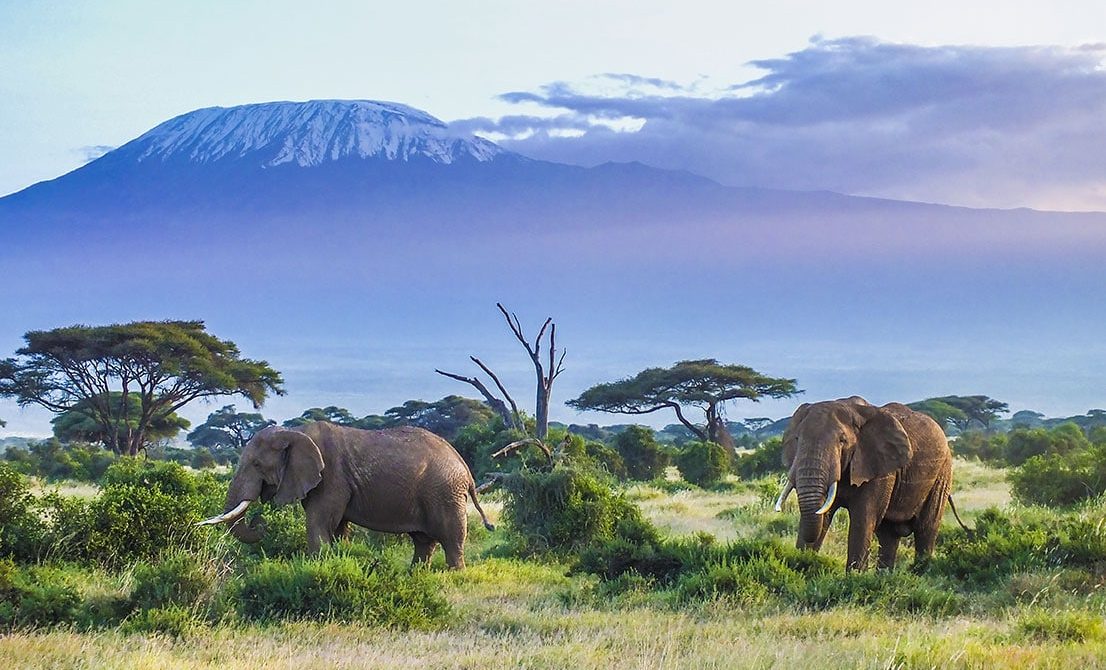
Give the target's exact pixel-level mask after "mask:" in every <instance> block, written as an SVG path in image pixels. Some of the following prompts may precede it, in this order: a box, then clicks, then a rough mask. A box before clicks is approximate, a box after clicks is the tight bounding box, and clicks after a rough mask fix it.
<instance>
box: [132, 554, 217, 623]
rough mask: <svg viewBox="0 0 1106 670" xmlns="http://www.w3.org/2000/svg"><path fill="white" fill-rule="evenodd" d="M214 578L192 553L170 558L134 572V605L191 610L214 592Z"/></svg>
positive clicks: (141, 567)
mask: <svg viewBox="0 0 1106 670" xmlns="http://www.w3.org/2000/svg"><path fill="white" fill-rule="evenodd" d="M213 583H214V579H213V576H212V575H211V574H210V573H209V572H208V571H207V570H205V569H204V567H203V566H202V565H201V564H200V562H199V560H198V559H197V558H196V557H195V556H194V555H193V554H189V553H183V552H182V553H179V554H176V555H173V556H169V557H166V558H165V559H163V560H162V561H161V562H159V563H154V564H150V563H139V564H138V565H136V566H135V568H134V587H133V588H132V590H131V602H132V604H133V605H134V607H135V608H136V609H139V610H147V609H156V608H162V607H168V606H181V607H190V606H192V605H195V604H196V603H197V602H198V601H199V600H200V598H201V597H202V596H203V595H204V594H205V593H206V592H208V591H210V590H211V588H212V585H213Z"/></svg>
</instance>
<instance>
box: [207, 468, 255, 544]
mask: <svg viewBox="0 0 1106 670" xmlns="http://www.w3.org/2000/svg"><path fill="white" fill-rule="evenodd" d="M261 489H262V482H261V480H260V479H252V478H249V477H246V476H244V475H243V471H242V470H241V469H239V471H238V472H237V473H235V475H234V479H232V480H231V482H230V487H229V488H228V489H227V502H226V505H225V506H224V510H225V511H224V512H223V513H222V514H221V515H219V516H214V517H212V518H210V519H207V520H205V521H201V522H200V524H201V525H210V524H217V523H225V524H228V525H229V527H230V533H231V535H233V536H234V537H235V538H236V539H237V540H239V541H241V542H246V543H248V544H253V543H255V542H259V541H261V538H262V537H264V536H265V522H264V520H262V519H261V518H260V517H256V518H254V519H253V520H252V521H249V522H247V521H246V519H245V514H246V508H247V507H249V505H250V503H252V502H254V501H255V500H257V499H258V496H259V495H260V494H261Z"/></svg>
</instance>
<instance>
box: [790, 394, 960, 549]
mask: <svg viewBox="0 0 1106 670" xmlns="http://www.w3.org/2000/svg"><path fill="white" fill-rule="evenodd" d="M783 464H784V467H786V468H787V471H788V474H787V484H786V485H785V487H784V490H783V493H781V494H780V497H779V500H778V501H777V502H776V510H777V511H779V510H780V509H781V508H782V505H783V502H784V500H786V499H787V496H788V495H789V494H790V493H791V491H793V490H794V491H797V492H798V498H799V514H800V517H799V535H798V540H797V542H796V546H797V547H798V548H800V549H813V550H815V551H817V550H818V549H820V548H821V546H822V542H823V541H824V540H825V538H826V533H827V531H828V530H829V527H830V524H831V522H832V521H833V515H834V514H835V513H836V512H837V510H839V509H842V508H844V509H847V510H849V536H848V562H847V564H846V567H847V569H848V570H863V569H865V568H866V567H867V563H868V554H869V551H870V549H871V544H872V535H873V534H875V535H876V536H878V537H879V567H880V568H883V569H890V568H893V567H894V565H895V558H896V555H897V553H898V547H899V540H900V539H901V538H903V537H906V536H908V535H910V534H912V533H913V535H914V549H915V564H916V566H917V567H921V566H923V565H924V564H925V563H926V561H928V560H929V558H930V557H931V556H932V555H933V548H934V545H935V544H936V542H937V530H938V527H939V526H940V525H941V518H942V516H943V515H944V511H945V502H946V500H950V498H949V491H950V490H951V488H952V452H951V451H950V450H949V445H948V440H947V439H946V438H945V433H944V431H942V430H941V427H940V426H939V425H937V422H935V421H934V420H933V419H931V418H930V417H928V416H926V415H925V414H922V413H920V412H915V411H914V410H912V409H910V408H909V407H907V406H906V405H903V404H900V403H889V404H887V405H883V406H882V407H875V406H873V405H870V404H869V403H868V401H866V400H865V399H863V398H861V397H859V396H853V397H851V398H843V399H839V400H830V401H824V402H816V403H813V404H811V403H804V404H803V405H801V406H800V407H799V408H798V409H797V410H796V411H795V414H794V415H793V416H792V417H791V421H790V423H789V424H788V426H787V430H786V431H785V432H784V436H783ZM954 511H955V508H954Z"/></svg>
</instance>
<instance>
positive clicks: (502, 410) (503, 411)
mask: <svg viewBox="0 0 1106 670" xmlns="http://www.w3.org/2000/svg"><path fill="white" fill-rule="evenodd" d="M474 360H475V359H474ZM480 367H481V368H483V367H484V366H483V365H481V366H480ZM434 372H437V373H438V374H440V375H442V376H443V377H449V378H450V379H456V380H457V381H459V382H464V383H466V384H471V385H472V386H473V387H474V388H475V389H476V390H477V391H479V392H480V395H482V396H484V400H485V401H486V402H487V403H488V405H489V406H490V407H491V408H492V410H494V411H495V413H496V414H498V415H499V416H500V417H501V418H502V419H503V423H504V424H505V425H507V426H516V427H517V425H518V423H521V422H518V423H516V421H517V419H518V408H517V407H515V401H514V400H511V397H510V396H507V399H508V400H510V402H511V407H512V408H513V409H514V413H513V414H512V412H511V410H510V409H507V405H506V404H505V403H504V402H503V401H502V400H500V399H499V398H497V397H495V395H493V394H492V392H491V391H489V390H488V387H487V386H484V383H483V382H481V381H480V380H479V379H477V378H476V377H465V376H464V375H458V374H454V373H452V372H445V371H444V370H437V369H435V370H434ZM492 378H493V379H495V377H494V376H493V377H492ZM496 385H497V386H499V380H498V379H496ZM499 388H500V390H502V389H503V387H502V386H499ZM504 395H506V392H504Z"/></svg>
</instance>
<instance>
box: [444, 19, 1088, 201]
mask: <svg viewBox="0 0 1106 670" xmlns="http://www.w3.org/2000/svg"><path fill="white" fill-rule="evenodd" d="M1104 59H1106V45H1101V44H1096V45H1086V46H1082V47H1057V46H1024V47H980V46H918V45H909V44H892V43H887V42H882V41H880V40H878V39H875V38H871V37H849V38H843V39H833V40H826V39H821V38H814V39H813V40H812V41H811V42H810V44H809V45H808V46H807V47H806V48H805V49H803V50H801V51H797V52H794V53H791V54H787V55H786V56H783V57H780V58H772V59H764V60H757V61H753V62H752V65H754V66H755V67H757V68H759V69H761V70H763V71H764V74H763V76H760V77H759V78H756V79H753V80H750V81H745V82H736V83H732V84H727V85H725V86H723V87H721V88H720V89H719V91H718V92H708V91H704V90H703V89H702V82H696V83H695V84H692V85H686V86H685V85H682V84H678V83H676V82H671V81H666V80H661V79H654V78H648V77H642V76H638V75H632V74H605V75H600V76H598V77H594V78H592V79H591V80H588V81H585V82H584V83H582V84H571V83H568V82H553V83H550V84H547V85H545V86H542V87H540V88H538V89H537V90H536V91H513V92H509V93H505V94H503V95H502V96H501V98H502V99H503V100H505V101H507V102H511V103H517V104H524V103H525V104H528V105H537V106H539V107H540V108H543V109H545V110H548V112H549V114H546V115H541V114H532V115H515V116H506V117H503V118H501V119H490V118H477V119H467V120H465V121H463V122H459V124H458V125H459V126H461V127H463V128H465V129H467V130H470V131H475V132H481V133H485V134H490V135H493V136H495V137H496V139H498V140H499V141H501V143H502V144H503V145H504V146H506V147H508V148H511V149H514V150H516V151H519V152H521V153H524V154H527V155H530V156H533V157H535V158H545V159H549V160H557V161H564V162H571V163H578V164H584V165H588V164H597V163H602V162H606V161H609V160H615V161H630V160H639V161H642V162H646V163H649V164H652V165H656V166H658V167H666V168H676V169H686V170H691V171H693V172H698V173H700V174H704V175H707V176H710V177H712V178H715V179H717V180H719V181H721V182H723V183H727V184H732V185H751V186H765V187H775V188H795V189H829V190H834V191H842V192H846V193H859V194H868V195H880V196H886V197H896V198H910V199H919V200H927V201H937V202H948V203H955V204H967V205H976V206H1000V207H1006V206H1023V205H1027V206H1035V207H1044V208H1057V209H1106V161H1103V160H1102V159H1101V157H1102V156H1103V155H1106V133H1103V132H1102V131H1101V119H1103V118H1106V67H1104Z"/></svg>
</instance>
